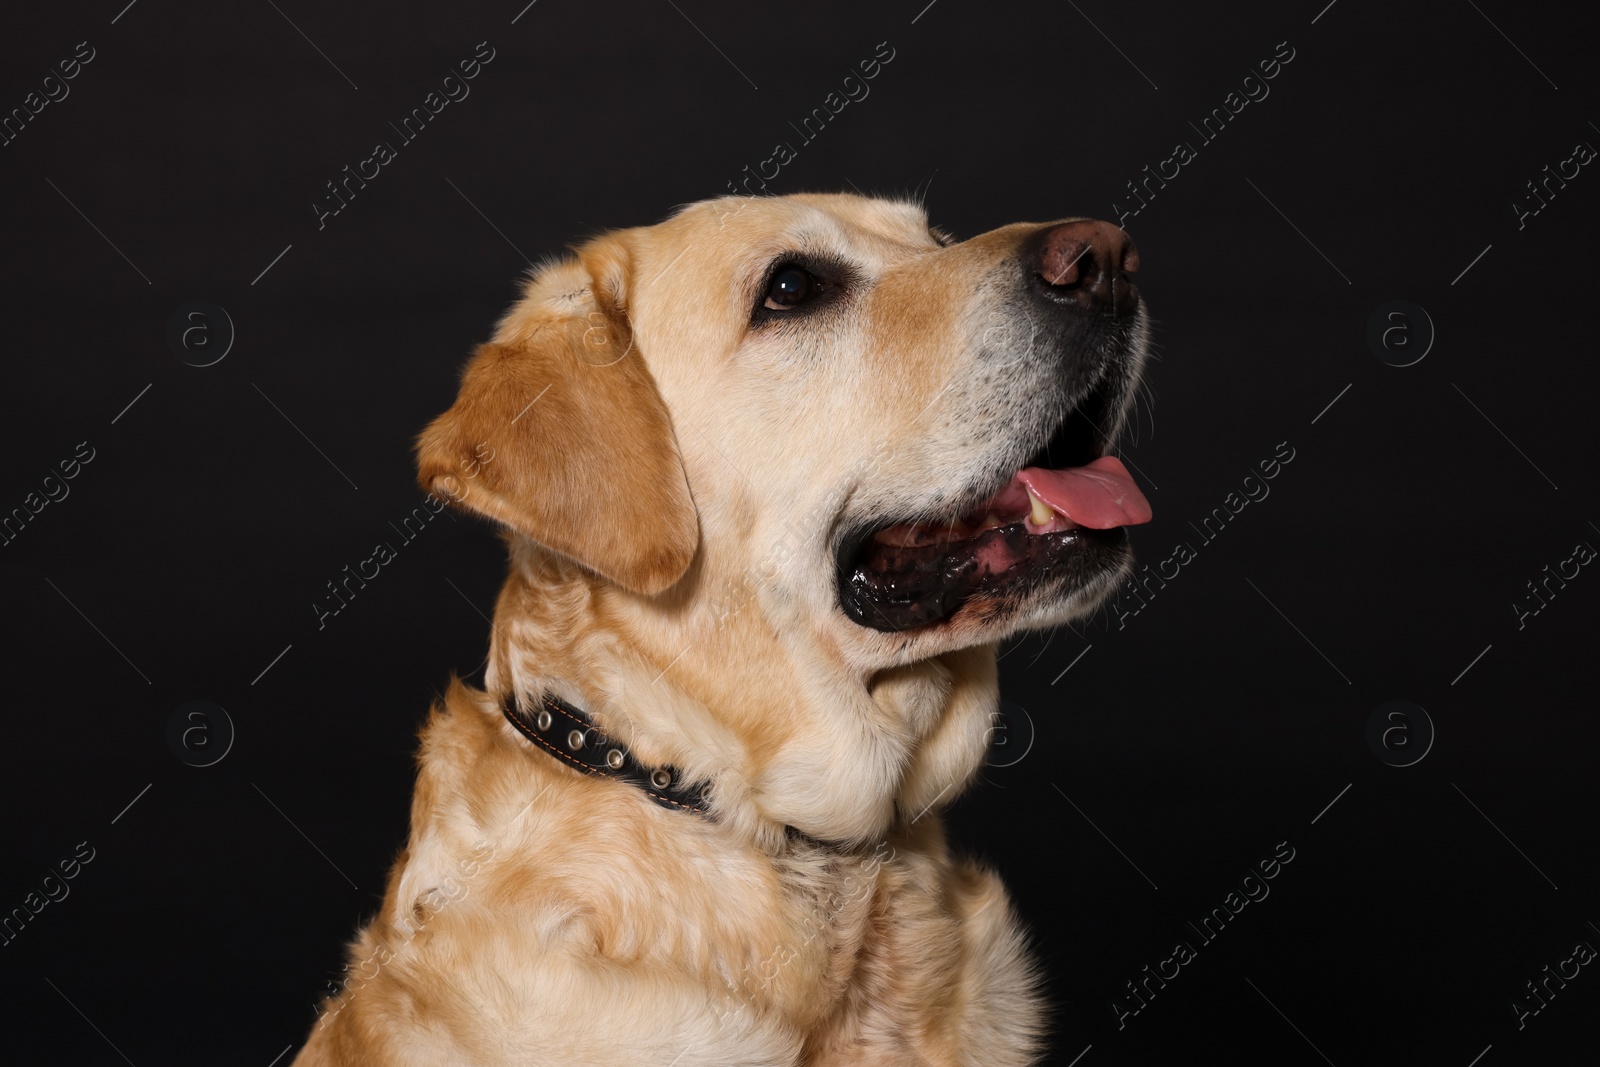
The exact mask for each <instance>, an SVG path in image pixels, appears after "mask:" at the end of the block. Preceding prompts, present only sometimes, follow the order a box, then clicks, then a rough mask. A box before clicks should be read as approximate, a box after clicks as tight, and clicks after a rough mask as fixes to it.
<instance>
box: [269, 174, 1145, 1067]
mask: <svg viewBox="0 0 1600 1067" xmlns="http://www.w3.org/2000/svg"><path fill="white" fill-rule="evenodd" d="M1137 266H1138V254H1137V252H1136V250H1135V249H1134V246H1133V244H1132V242H1131V241H1130V240H1129V239H1128V237H1127V235H1126V234H1124V233H1123V232H1122V231H1121V230H1119V229H1117V228H1116V227H1114V226H1111V225H1110V224H1108V223H1104V222H1097V221H1092V220H1067V221H1060V222H1052V223H1042V224H1036V223H1021V224H1016V225H1011V226H1005V227H1002V228H1000V229H997V230H993V231H991V232H989V233H986V234H983V235H981V236H978V237H973V238H971V239H969V240H965V241H956V240H954V239H952V238H951V237H949V236H947V235H945V234H943V233H941V232H940V231H938V230H933V229H930V228H929V225H928V222H927V219H926V217H925V216H924V214H923V212H922V210H921V209H920V208H919V207H917V206H915V205H913V204H909V203H899V202H892V201H886V200H875V199H867V198H863V197H856V196H846V195H807V196H790V197H781V198H777V197H774V198H754V199H751V198H725V199H719V200H713V201H708V202H705V203H700V204H695V205H693V206H691V207H688V208H685V209H683V210H681V211H679V212H678V213H677V214H676V215H674V216H673V217H672V218H670V219H668V220H667V221H665V222H662V223H660V224H659V225H655V226H649V227H643V228H639V229H631V230H622V231H617V232H612V233H609V234H606V235H605V236H602V237H599V238H596V239H594V240H592V241H589V242H588V243H586V244H584V245H583V246H582V247H580V248H578V249H576V250H575V253H574V254H573V255H571V256H569V257H568V258H565V259H562V260H560V261H559V262H552V263H549V264H548V265H546V266H544V267H543V268H541V269H539V270H538V271H537V272H536V275H535V276H534V277H533V278H532V279H531V280H530V281H529V282H528V284H527V287H526V289H525V291H524V295H523V297H522V299H521V300H520V301H519V302H518V303H517V304H516V305H515V306H514V307H513V308H512V310H511V311H510V313H509V314H507V315H506V317H505V318H504V320H503V321H502V322H501V323H500V325H499V327H498V329H497V330H496V332H495V335H494V340H493V341H492V342H490V343H489V344H486V345H484V346H483V347H482V348H481V349H479V351H478V352H477V354H476V355H475V356H474V358H473V359H472V362H471V363H470V365H469V366H468V367H467V370H466V373H465V375H464V377H463V379H462V382H461V389H460V395H459V396H458V397H457V399H456V402H455V404H454V406H452V407H451V408H450V409H449V410H448V411H446V412H445V413H444V414H443V415H441V416H440V417H439V418H438V419H437V420H435V421H434V423H433V424H432V425H431V426H429V427H428V428H427V430H426V431H425V432H424V433H423V434H422V437H421V440H420V444H419V449H418V451H419V462H420V476H421V482H422V485H423V486H424V488H426V489H427V490H429V491H430V492H431V493H433V494H435V495H436V496H439V497H443V498H447V499H449V500H450V501H452V502H454V503H456V504H458V505H460V506H461V507H464V508H466V509H467V510H469V511H472V512H476V513H478V514H480V515H483V516H486V517H488V518H490V519H493V520H495V521H496V522H497V523H499V524H501V525H502V526H503V527H504V530H505V535H504V536H505V540H506V543H507V546H508V548H509V551H510V567H509V573H508V576H507V578H506V582H505V587H504V588H503V589H502V591H501V593H500V598H499V602H498V604H497V605H496V607H495V613H494V623H493V638H492V647H491V650H490V653H489V661H488V669H487V673H486V676H485V686H486V690H487V691H486V692H479V691H477V690H475V689H471V688H469V687H467V686H466V685H464V684H462V683H460V682H459V681H458V682H455V683H453V684H452V686H451V687H450V690H449V692H448V694H447V695H446V697H445V698H444V700H443V702H442V703H441V704H440V705H439V706H437V707H435V708H434V710H433V713H432V716H431V718H430V719H429V722H428V724H427V727H426V728H425V730H424V732H423V735H422V747H421V754H420V757H419V762H420V770H419V773H418V777H417V787H416V794H415V799H414V800H413V802H412V808H411V836H410V841H409V844H408V845H407V847H406V849H405V851H404V852H403V853H402V854H401V856H400V858H399V859H398V860H397V861H396V863H395V866H394V870H393V872H392V875H391V877H390V880H389V885H388V890H387V893H386V895H385V897H384V901H383V905H382V910H381V912H380V913H379V914H378V915H377V917H376V918H374V919H373V921H372V922H371V924H370V925H368V926H367V928H366V929H365V930H363V931H362V932H361V935H360V937H359V939H358V940H357V941H356V943H355V944H354V946H353V947H352V949H351V955H350V964H349V967H348V970H347V974H346V976H345V978H344V980H343V983H342V987H341V988H340V989H339V991H338V993H337V994H336V995H334V996H332V997H330V998H328V1000H327V1001H326V1004H325V1006H324V1010H323V1014H322V1017H321V1018H320V1019H319V1021H318V1023H317V1024H316V1025H315V1027H314V1029H313V1032H312V1036H311V1038H310V1041H309V1042H308V1043H307V1045H306V1046H305V1048H304V1049H303V1051H302V1052H301V1054H300V1056H299V1058H298V1059H297V1060H296V1062H297V1063H299V1064H302V1065H308V1067H309V1065H327V1064H340V1065H356V1064H362V1065H380V1064H381V1065H391V1064H418V1065H421V1064H428V1065H437V1064H474V1065H491V1064H493V1065H498V1064H507V1065H510V1064H516V1065H519V1067H522V1065H528V1064H559V1065H564V1067H578V1065H586V1064H608V1065H610V1064H646V1063H649V1064H659V1065H662V1067H668V1065H672V1067H697V1065H711V1064H718V1065H727V1064H793V1065H801V1064H804V1065H824V1064H827V1065H841V1064H862V1065H864V1064H879V1065H890V1064H897V1065H898V1064H919V1065H922V1064H939V1065H944V1064H996V1065H1009V1064H1025V1063H1030V1062H1033V1061H1034V1060H1035V1059H1036V1058H1037V1056H1038V1055H1039V1054H1040V1051H1041V1047H1042V1038H1043V1026H1042V1019H1043V1009H1042V1006H1041V1002H1040V999H1039V995H1038V992H1037V989H1036V985H1037V979H1038V973H1037V969H1036V967H1035V966H1034V965H1033V964H1032V963H1031V961H1030V958H1029V956H1028V953H1027V949H1026V945H1025V938H1024V934H1023V932H1022V930H1021V928H1020V927H1019V924H1018V922H1017V919H1016V916H1015V915H1014V914H1013V912H1012V909H1011V906H1010V904H1009V902H1008V900H1007V897H1006V893H1005V890H1004V889H1003V888H1002V886H1001V884H1000V881H999V879H998V878H996V877H995V875H994V874H992V873H991V872H989V871H987V870H984V869H982V868H980V867H978V866H976V865H974V864H972V863H970V862H968V861H965V860H962V859H958V858H956V857H954V856H952V855H951V852H950V850H949V848H948V847H947V845H946V842H945V837H944V832H943V828H942V826H941V821H940V817H939V811H940V809H941V807H942V806H943V805H945V804H947V803H949V801H950V800H951V799H952V798H953V797H955V796H956V795H957V794H958V793H960V792H961V791H962V789H963V788H964V787H965V786H966V785H967V784H968V783H969V782H970V781H971V780H972V778H973V776H974V774H975V773H976V771H977V769H978V767H979V765H980V763H981V762H982V760H983V757H984V753H985V746H986V744H987V741H988V737H989V732H990V730H991V726H992V722H993V719H994V716H995V712H996V704H997V699H998V691H997V682H996V667H995V650H996V646H997V643H998V642H999V641H1000V640H1001V639H1002V638H1004V637H1006V636H1007V635H1009V634H1012V633H1015V632H1017V631H1019V630H1024V629H1031V628H1039V627H1048V626H1052V625H1055V624H1058V623H1062V622H1066V621H1068V620H1070V619H1074V618H1077V617H1080V616H1082V615H1084V614H1086V613H1088V612H1090V611H1092V610H1093V609H1094V608H1095V607H1096V606H1097V605H1098V604H1099V603H1100V601H1101V600H1102V599H1103V598H1104V597H1105V596H1106V594H1107V593H1108V592H1109V591H1110V590H1111V589H1113V588H1114V587H1115V586H1116V584H1117V583H1118V582H1119V581H1120V580H1121V579H1122V577H1123V576H1124V575H1125V573H1126V572H1127V570H1128V567H1129V564H1130V559H1131V556H1130V552H1129V549H1128V547H1127V544H1126V536H1125V533H1124V527H1126V526H1128V525H1130V524H1135V523H1140V522H1145V521H1147V520H1148V519H1149V518H1150V510H1149V506H1148V504H1147V503H1146V502H1145V500H1144V497H1143V496H1142V495H1141V494H1140V492H1139V490H1138V489H1137V488H1136V487H1135V485H1134V483H1133V481H1132V480H1131V479H1130V478H1129V476H1128V473H1127V471H1126V470H1125V469H1124V467H1123V466H1122V464H1121V463H1120V462H1119V461H1118V460H1117V459H1116V458H1115V457H1114V456H1111V455H1109V454H1108V453H1109V451H1110V449H1111V447H1112V443H1113V441H1114V440H1115V438H1116V435H1117V433H1118V430H1119V428H1120V426H1121V424H1122V421H1123V417H1124V414H1125V411H1126V409H1127V407H1128V404H1129V401H1130V397H1131V394H1132V391H1133V389H1134V387H1135V385H1136V383H1137V381H1138V377H1139V373H1140V368H1141V364H1142V362H1143V360H1144V355H1145V348H1146V335H1147V325H1146V318H1145V314H1144V310H1143V308H1142V306H1141V303H1140V299H1139V294H1138V290H1137V289H1136V288H1135V287H1134V285H1133V284H1132V281H1131V280H1130V277H1129V276H1130V275H1131V274H1132V273H1133V272H1134V271H1135V269H1136V268H1137Z"/></svg>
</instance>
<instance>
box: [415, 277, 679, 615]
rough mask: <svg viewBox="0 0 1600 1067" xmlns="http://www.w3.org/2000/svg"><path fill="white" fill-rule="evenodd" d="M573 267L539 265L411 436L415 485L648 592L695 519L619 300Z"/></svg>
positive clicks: (659, 584)
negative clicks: (492, 337)
mask: <svg viewBox="0 0 1600 1067" xmlns="http://www.w3.org/2000/svg"><path fill="white" fill-rule="evenodd" d="M579 270H580V268H577V267H576V265H574V264H570V263H569V264H564V265H559V266H556V267H552V268H547V270H546V271H545V273H544V275H542V276H541V278H540V279H539V280H536V281H535V282H534V283H533V284H532V285H531V286H530V287H529V290H528V296H527V298H526V299H525V300H524V302H523V304H522V305H521V306H520V307H519V308H518V309H516V310H515V311H513V313H512V315H511V317H510V318H509V319H508V325H511V326H514V328H512V329H502V331H501V334H502V336H503V337H506V338H508V339H506V340H502V341H499V342H496V343H491V344H486V345H483V346H482V347H481V348H479V349H478V351H477V354H476V355H474V356H473V358H472V362H471V363H469V364H468V366H467V369H466V373H465V374H464V375H463V376H462V379H461V391H460V394H459V395H458V396H457V397H456V402H455V404H454V405H453V406H452V407H451V408H450V410H449V411H446V412H445V413H444V414H443V415H440V416H439V417H438V418H437V419H435V420H434V421H433V423H432V424H431V425H430V426H429V427H428V428H427V429H426V430H424V431H423V432H422V436H421V437H420V438H419V439H418V442H417V465H418V472H417V474H418V481H420V482H421V484H422V487H423V488H424V489H425V490H427V491H428V492H430V493H433V494H434V495H435V496H439V497H442V498H444V499H447V500H450V501H451V502H453V503H456V504H459V505H461V506H463V507H466V508H468V509H469V510H471V511H475V512H477V513H479V514H481V515H485V516H487V517H489V518H491V519H495V520H497V521H499V522H502V523H505V524H506V525H507V526H509V527H511V528H512V529H513V530H515V531H516V532H518V533H520V534H522V535H523V536H525V537H528V538H531V539H532V540H534V541H536V542H538V543H539V544H541V545H543V546H545V547H546V548H550V549H553V550H555V551H556V552H559V553H561V554H562V555H564V556H568V557H570V558H571V559H573V560H576V561H577V562H578V563H581V564H583V565H584V566H585V567H587V568H589V569H590V570H592V571H594V572H596V573H597V574H599V575H600V576H601V577H604V578H607V579H609V580H611V581H613V582H615V583H616V584H617V585H619V586H622V587H623V588H624V589H627V590H630V591H631V592H634V593H641V594H647V595H653V594H656V593H660V592H662V591H663V590H665V589H667V588H668V587H670V586H671V585H672V584H673V583H674V582H676V581H677V580H678V579H679V578H680V577H682V576H683V573H684V571H685V570H687V569H688V567H689V563H690V561H691V560H692V559H693V558H694V554H695V550H696V547H697V546H698V544H699V540H700V526H699V520H698V517H697V516H696V514H695V509H694V502H693V500H692V499H691V497H690V495H689V484H688V481H687V479H686V477H685V475H684V470H683V462H682V460H681V459H680V457H679V455H678V449H677V444H676V441H675V438H674V436H673V432H672V423H671V420H670V418H669V416H668V414H667V409H666V405H665V404H664V403H663V402H662V400H661V394H660V393H659V392H658V391H657V389H656V385H655V380H654V379H653V378H652V377H651V376H650V372H649V370H648V369H647V368H646V367H645V365H644V361H643V360H642V359H641V358H640V355H639V352H638V350H637V349H635V348H633V346H632V331H631V330H630V329H629V327H628V323H627V321H626V318H625V316H624V315H623V313H622V311H621V309H620V308H619V307H618V306H617V304H618V301H617V299H616V296H615V294H614V293H602V292H601V286H599V285H595V284H593V280H592V279H589V278H587V277H584V278H581V279H579V284H578V285H576V286H575V285H574V284H573V280H572V276H573V275H574V274H575V273H577V272H578V271H579ZM612 273H613V277H612V278H611V282H612V283H613V284H616V283H617V277H616V275H615V272H614V271H613V272H612ZM584 282H588V283H589V284H588V285H587V286H584V285H583V283H584ZM547 283H548V284H547ZM585 289H586V290H587V291H585ZM574 290H576V291H574Z"/></svg>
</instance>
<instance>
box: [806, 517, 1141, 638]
mask: <svg viewBox="0 0 1600 1067" xmlns="http://www.w3.org/2000/svg"><path fill="white" fill-rule="evenodd" d="M871 535H872V531H871V530H867V531H866V532H865V535H864V536H863V537H862V538H861V539H859V540H857V541H856V544H857V545H858V546H861V545H864V544H865V543H866V540H867V539H869V538H870V537H871ZM1001 539H1008V540H1009V541H1010V543H1011V544H1012V545H1013V546H1015V545H1017V544H1023V545H1025V546H1026V547H1025V548H1024V550H1023V554H1024V555H1025V556H1026V557H1027V559H1026V560H1025V562H1023V563H1021V564H1019V565H1018V566H1016V567H1012V568H1010V569H1008V570H1006V571H1004V572H1001V573H999V574H994V575H987V576H984V577H980V578H976V579H974V578H972V576H971V575H970V573H969V574H967V575H961V574H960V572H961V569H962V568H963V567H967V568H968V570H969V571H970V570H971V569H972V568H975V567H976V563H975V562H972V561H974V560H975V557H976V554H977V552H978V550H980V549H981V548H982V547H983V546H984V545H986V544H987V543H989V542H992V541H996V540H1001ZM1127 541H1128V532H1127V529H1126V528H1125V527H1121V526H1117V527H1113V528H1112V529H1109V530H1092V529H1089V528H1087V527H1080V528H1078V529H1074V530H1063V531H1060V532H1057V533H1049V534H1029V533H1027V532H1026V528H1025V527H1024V526H1023V524H1022V523H1013V524H1011V525H1009V526H1000V527H996V528H994V529H992V530H988V531H985V532H984V533H983V534H980V535H979V536H977V537H974V538H972V539H971V540H970V541H965V542H959V543H957V544H959V545H960V548H959V549H958V550H956V551H951V552H946V553H944V555H943V556H942V557H941V562H940V567H941V573H942V574H945V575H946V576H948V574H949V573H954V574H956V575H957V576H958V580H956V581H950V582H946V583H944V584H941V585H940V586H938V587H937V588H936V589H934V590H932V591H925V592H923V594H922V595H920V596H912V597H907V598H903V599H899V600H896V599H893V598H888V599H885V598H874V597H873V596H872V595H871V590H870V589H869V588H868V586H869V584H870V579H869V578H868V577H867V574H866V572H865V570H864V569H862V568H858V567H855V566H853V565H850V564H847V563H845V562H843V561H844V560H846V559H854V558H855V557H854V556H848V557H847V556H844V555H842V554H841V556H840V560H841V563H840V566H839V570H838V575H837V584H836V588H837V590H838V596H839V607H840V610H841V611H843V612H844V615H845V617H846V618H848V619H850V620H851V621H852V622H854V623H856V624H857V625H859V626H863V627H866V628H868V629H871V630H877V631H879V632H881V633H903V632H906V631H908V630H924V629H928V628H930V627H934V626H938V625H940V624H943V623H947V622H948V621H949V620H951V619H952V618H954V617H955V616H956V615H957V614H959V613H960V612H961V611H962V609H963V608H965V607H967V606H968V605H969V604H972V603H974V602H975V601H984V600H988V601H998V602H1002V603H1003V602H1004V601H1006V600H1007V599H1010V600H1013V601H1020V600H1021V599H1023V598H1025V597H1026V596H1028V595H1029V594H1030V593H1032V592H1034V591H1035V590H1037V589H1038V588H1040V587H1041V586H1043V585H1045V584H1047V583H1050V582H1052V581H1057V582H1060V583H1061V584H1062V585H1063V586H1066V587H1070V588H1071V589H1072V590H1074V591H1075V590H1077V589H1082V588H1085V587H1087V586H1088V585H1090V584H1091V583H1092V582H1093V580H1094V579H1096V578H1099V577H1103V576H1104V575H1106V574H1109V573H1112V572H1113V571H1115V570H1116V568H1117V567H1118V566H1120V565H1121V564H1123V563H1124V562H1125V561H1126V559H1127V557H1128V556H1129V554H1130V550H1129V548H1128V546H1127ZM931 555H935V554H930V556H931ZM1063 572H1065V573H1063Z"/></svg>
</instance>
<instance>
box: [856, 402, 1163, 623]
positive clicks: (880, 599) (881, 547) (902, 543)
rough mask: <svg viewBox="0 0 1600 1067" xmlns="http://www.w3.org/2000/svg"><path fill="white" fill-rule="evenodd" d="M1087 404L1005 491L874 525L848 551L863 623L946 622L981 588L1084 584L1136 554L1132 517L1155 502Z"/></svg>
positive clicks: (1017, 593)
mask: <svg viewBox="0 0 1600 1067" xmlns="http://www.w3.org/2000/svg"><path fill="white" fill-rule="evenodd" d="M1095 400H1096V398H1093V397H1091V398H1090V399H1089V400H1086V401H1085V402H1084V403H1082V404H1080V405H1078V407H1077V408H1075V409H1074V411H1073V412H1072V414H1070V415H1069V416H1068V417H1067V418H1066V420H1065V421H1064V422H1063V423H1062V425H1061V426H1060V427H1059V428H1058V429H1057V430H1056V432H1055V434H1054V435H1053V436H1052V437H1051V438H1050V441H1049V442H1048V443H1047V444H1046V445H1045V446H1044V447H1043V448H1041V449H1040V450H1039V451H1038V452H1036V453H1035V454H1034V455H1033V456H1031V457H1030V458H1029V459H1028V461H1027V462H1026V463H1024V464H1023V465H1022V466H1021V467H1020V468H1019V469H1018V470H1016V471H1015V472H1014V473H1013V474H1012V475H1011V477H1010V478H1009V479H1007V481H1006V483H1005V484H1004V485H1003V486H1001V487H1000V489H999V490H997V491H996V492H994V493H993V494H991V495H990V496H989V497H987V498H986V499H985V500H983V501H982V502H981V503H979V504H978V505H977V506H976V507H973V508H970V509H968V510H967V511H964V512H962V513H960V514H951V515H945V516H938V517H934V518H932V519H930V520H924V521H920V522H902V523H895V524H893V525H888V526H878V527H870V528H862V529H858V530H856V531H855V532H854V533H853V534H852V535H851V536H848V537H846V538H845V539H844V541H843V543H842V544H841V545H840V549H839V556H838V560H839V595H840V603H841V605H842V606H843V608H844V611H845V614H846V615H848V616H849V617H850V618H851V619H852V620H853V621H854V622H856V623H858V624H860V625H862V626H866V627H870V628H871V629H874V630H881V631H888V632H893V631H900V630H909V629H913V628H915V627H919V626H927V625H929V624H931V623H935V622H938V621H939V620H941V619H944V618H946V617H948V616H950V615H952V614H954V613H955V612H956V611H958V610H960V609H961V607H962V606H963V605H965V604H966V603H967V602H969V601H971V600H973V599H974V598H986V599H990V600H1000V599H1005V598H1018V597H1021V596H1023V595H1025V594H1026V593H1028V592H1030V591H1032V590H1034V589H1037V588H1039V587H1040V586H1042V585H1044V584H1046V583H1057V584H1059V586H1060V587H1061V588H1063V589H1077V588H1082V587H1084V586H1086V585H1088V584H1090V583H1091V582H1093V581H1095V580H1096V579H1099V578H1103V577H1105V576H1106V575H1107V574H1109V573H1110V572H1112V571H1114V570H1115V569H1116V568H1117V567H1119V566H1120V565H1121V564H1122V562H1123V561H1124V560H1125V559H1126V557H1127V554H1128V549H1127V547H1126V540H1127V534H1126V531H1125V530H1124V527H1127V526H1135V525H1138V524H1140V523H1145V522H1149V521H1150V516H1151V511H1150V504H1149V502H1148V501H1147V500H1146V499H1145V497H1144V494H1143V493H1141V492H1140V491H1139V487H1138V486H1137V485H1135V484H1134V482H1133V478H1132V477H1131V476H1130V475H1129V474H1128V471H1127V468H1126V467H1124V466H1123V465H1122V461H1121V460H1119V459H1117V458H1116V457H1115V456H1107V455H1104V454H1103V449H1104V443H1103V442H1102V440H1101V434H1100V431H1099V429H1098V427H1097V425H1096V423H1095V421H1094V420H1093V419H1092V418H1091V417H1090V416H1089V415H1087V414H1085V412H1088V411H1092V412H1094V413H1095V414H1096V415H1099V416H1102V417H1105V416H1106V413H1105V412H1104V405H1102V404H1099V403H1095Z"/></svg>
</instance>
